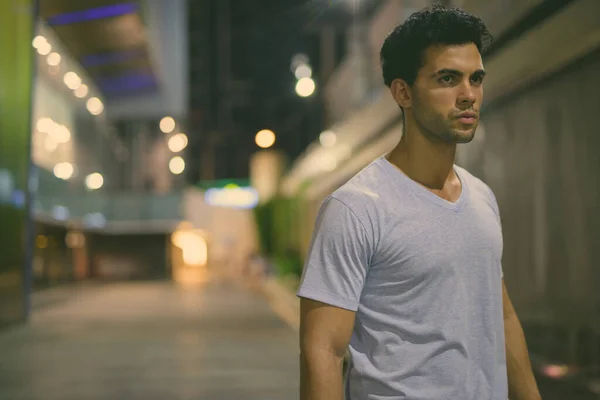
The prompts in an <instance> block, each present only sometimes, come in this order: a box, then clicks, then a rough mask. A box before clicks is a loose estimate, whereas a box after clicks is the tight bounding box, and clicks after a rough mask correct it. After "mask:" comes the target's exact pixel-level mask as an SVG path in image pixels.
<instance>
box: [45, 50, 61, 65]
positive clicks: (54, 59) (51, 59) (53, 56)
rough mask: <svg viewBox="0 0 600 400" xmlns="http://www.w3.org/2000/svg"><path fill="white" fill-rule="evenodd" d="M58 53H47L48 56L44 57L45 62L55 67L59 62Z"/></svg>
mask: <svg viewBox="0 0 600 400" xmlns="http://www.w3.org/2000/svg"><path fill="white" fill-rule="evenodd" d="M60 60H61V57H60V54H58V53H56V52H53V53H50V54H49V55H48V58H46V62H47V63H48V65H50V66H52V67H56V66H57V65H58V64H60Z"/></svg>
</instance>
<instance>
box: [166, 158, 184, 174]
mask: <svg viewBox="0 0 600 400" xmlns="http://www.w3.org/2000/svg"><path fill="white" fill-rule="evenodd" d="M184 169H185V161H184V160H183V158H181V157H179V156H176V157H173V158H171V161H169V170H170V171H171V173H173V174H174V175H179V174H181V173H182V172H183V170H184Z"/></svg>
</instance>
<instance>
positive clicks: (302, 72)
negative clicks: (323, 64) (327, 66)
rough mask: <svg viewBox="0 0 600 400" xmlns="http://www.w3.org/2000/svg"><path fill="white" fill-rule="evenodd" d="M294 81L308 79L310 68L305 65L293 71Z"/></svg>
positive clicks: (310, 73)
mask: <svg viewBox="0 0 600 400" xmlns="http://www.w3.org/2000/svg"><path fill="white" fill-rule="evenodd" d="M294 75H295V76H296V79H302V78H310V77H311V76H312V68H311V67H310V66H309V65H307V64H301V65H299V66H298V67H297V68H296V70H295V71H294Z"/></svg>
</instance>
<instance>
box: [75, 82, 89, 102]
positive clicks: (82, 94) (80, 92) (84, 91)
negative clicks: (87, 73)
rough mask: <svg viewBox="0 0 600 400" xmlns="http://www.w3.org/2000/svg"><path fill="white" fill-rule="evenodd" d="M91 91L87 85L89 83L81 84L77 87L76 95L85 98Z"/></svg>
mask: <svg viewBox="0 0 600 400" xmlns="http://www.w3.org/2000/svg"><path fill="white" fill-rule="evenodd" d="M88 91H89V88H88V87H87V85H83V84H82V85H81V86H79V87H78V88H77V89H75V96H77V97H79V98H80V99H82V98H84V97H85V96H87V94H88Z"/></svg>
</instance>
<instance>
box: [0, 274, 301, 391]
mask: <svg viewBox="0 0 600 400" xmlns="http://www.w3.org/2000/svg"><path fill="white" fill-rule="evenodd" d="M298 376H299V375H298V346H297V336H296V333H294V331H293V330H292V329H291V328H290V327H289V326H288V325H286V324H285V323H284V322H282V321H281V319H280V318H278V317H277V316H276V314H275V313H274V312H273V311H272V310H271V308H270V307H269V305H268V304H267V303H266V301H265V300H264V299H263V298H261V297H260V296H259V295H257V294H253V293H250V292H249V291H247V290H245V289H242V288H240V287H238V286H233V285H229V284H225V283H217V282H210V281H209V282H207V283H205V284H203V285H202V286H201V287H195V288H182V287H178V286H176V285H174V284H169V283H127V284H112V285H105V286H93V287H88V288H85V290H78V291H73V292H72V296H70V297H68V298H67V299H63V300H62V301H60V302H57V303H55V304H52V305H49V306H46V307H43V308H41V309H39V310H38V311H37V312H36V313H35V314H34V315H33V317H32V319H31V322H30V323H29V324H28V325H24V326H21V327H16V328H11V329H9V330H6V331H3V332H0V400H83V399H84V400H109V399H110V400H120V399H123V400H125V399H127V400H136V399H144V400H180V399H181V400H184V399H185V400H192V399H201V400H212V399H214V400H233V399H235V400H240V399H244V400H252V399H256V400H270V399H273V400H275V399H277V400H284V399H285V400H287V399H291V400H294V399H297V398H298V394H297V393H298V389H297V388H298Z"/></svg>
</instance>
